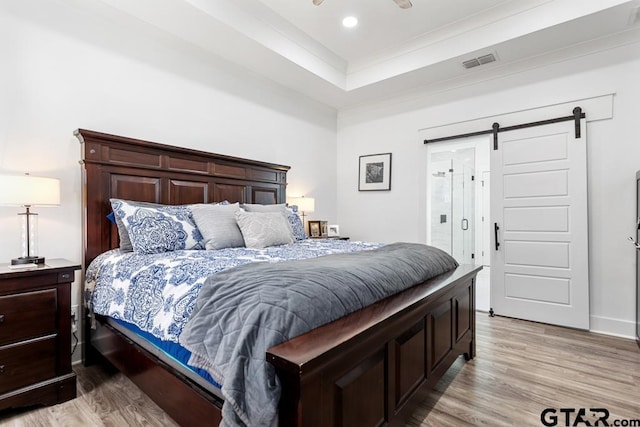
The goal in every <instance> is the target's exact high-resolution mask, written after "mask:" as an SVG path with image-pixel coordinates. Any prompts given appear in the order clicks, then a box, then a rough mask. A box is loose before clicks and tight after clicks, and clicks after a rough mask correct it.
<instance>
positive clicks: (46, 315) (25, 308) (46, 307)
mask: <svg viewBox="0 0 640 427" xmlns="http://www.w3.org/2000/svg"><path fill="white" fill-rule="evenodd" d="M56 294H57V292H56V290H55V289H46V290H44V291H36V292H25V293H21V294H14V295H7V296H2V297H0V346H1V345H4V344H7V343H11V342H17V341H21V340H24V339H28V338H35V337H38V336H42V335H47V334H51V333H53V332H55V330H56V310H57V302H56Z"/></svg>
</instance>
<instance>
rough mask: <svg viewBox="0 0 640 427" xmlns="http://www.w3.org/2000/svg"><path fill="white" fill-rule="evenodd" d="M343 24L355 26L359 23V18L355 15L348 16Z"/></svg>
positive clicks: (348, 26) (349, 26) (350, 26)
mask: <svg viewBox="0 0 640 427" xmlns="http://www.w3.org/2000/svg"><path fill="white" fill-rule="evenodd" d="M342 25H344V26H345V27H347V28H353V27H355V26H356V25H358V18H356V17H355V16H347V17H346V18H344V19H343V20H342Z"/></svg>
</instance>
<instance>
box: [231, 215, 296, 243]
mask: <svg viewBox="0 0 640 427" xmlns="http://www.w3.org/2000/svg"><path fill="white" fill-rule="evenodd" d="M236 221H237V223H238V226H239V227H240V231H241V232H242V237H243V238H244V244H245V246H246V247H248V248H252V249H262V248H266V247H267V246H275V245H285V244H289V243H293V231H291V226H290V225H289V221H288V220H287V217H286V216H284V214H282V213H280V212H243V211H238V212H236Z"/></svg>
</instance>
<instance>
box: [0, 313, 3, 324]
mask: <svg viewBox="0 0 640 427" xmlns="http://www.w3.org/2000/svg"><path fill="white" fill-rule="evenodd" d="M0 323H4V314H0Z"/></svg>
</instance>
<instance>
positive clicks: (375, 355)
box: [267, 266, 482, 427]
mask: <svg viewBox="0 0 640 427" xmlns="http://www.w3.org/2000/svg"><path fill="white" fill-rule="evenodd" d="M481 268H482V267H475V266H460V267H459V268H457V269H456V270H454V271H453V272H450V273H447V274H443V275H441V276H439V277H438V278H435V279H432V280H429V281H428V282H425V283H424V284H422V285H418V286H416V287H414V288H411V289H410V290H408V291H405V292H402V293H401V294H398V295H395V296H393V297H390V298H387V299H385V300H382V301H380V302H378V303H376V304H374V305H372V306H369V307H367V308H365V309H362V310H360V311H358V312H356V313H353V314H351V315H349V316H346V317H343V318H341V319H338V320H337V321H334V322H332V323H329V324H327V325H325V326H323V327H320V328H318V329H315V330H313V331H311V332H309V333H306V334H304V335H301V336H299V337H297V338H294V339H293V340H290V341H287V342H286V343H283V344H281V345H278V346H276V347H273V348H271V349H270V350H269V352H268V353H267V360H268V361H269V362H270V363H272V364H273V365H274V366H275V367H276V370H277V372H278V376H279V378H280V381H281V383H282V390H283V395H282V397H281V399H280V402H281V403H280V406H281V407H280V425H281V426H305V427H312V426H354V425H357V426H363V427H367V426H380V425H383V424H387V425H402V423H403V421H404V420H405V419H406V418H407V417H408V416H409V415H410V414H411V412H412V410H413V408H414V407H415V404H416V403H417V402H419V400H420V396H424V394H425V393H426V392H427V391H428V390H429V388H430V387H432V386H433V385H434V384H435V383H436V382H437V381H438V379H440V377H442V375H443V374H444V373H445V372H446V370H447V369H448V368H449V367H450V366H451V364H452V363H453V362H454V360H455V359H456V358H457V357H458V356H460V355H461V354H463V355H464V356H465V358H467V359H470V358H473V357H474V355H475V317H474V312H475V276H476V274H477V272H478V271H479V270H480V269H481Z"/></svg>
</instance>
